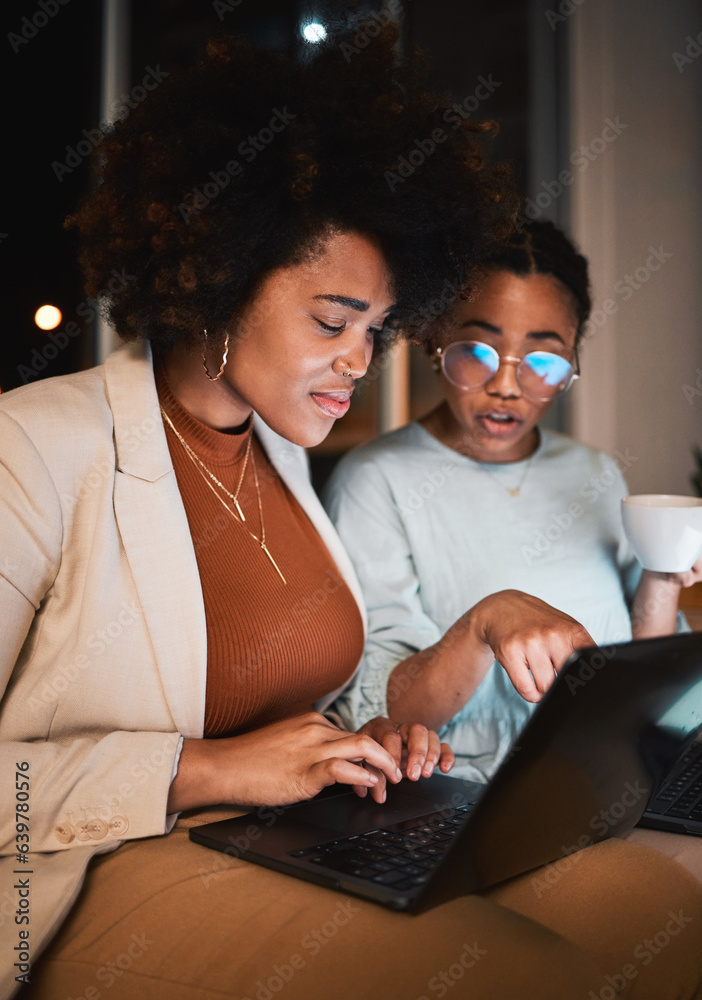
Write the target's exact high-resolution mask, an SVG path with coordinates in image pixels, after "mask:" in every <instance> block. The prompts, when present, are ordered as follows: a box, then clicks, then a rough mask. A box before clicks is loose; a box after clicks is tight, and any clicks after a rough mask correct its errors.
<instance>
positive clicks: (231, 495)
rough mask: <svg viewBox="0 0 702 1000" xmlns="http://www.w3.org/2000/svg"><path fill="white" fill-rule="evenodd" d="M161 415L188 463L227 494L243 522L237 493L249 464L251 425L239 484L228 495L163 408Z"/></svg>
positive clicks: (225, 488) (223, 486)
mask: <svg viewBox="0 0 702 1000" xmlns="http://www.w3.org/2000/svg"><path fill="white" fill-rule="evenodd" d="M161 413H162V414H163V416H164V418H165V419H166V420H167V421H168V426H169V427H170V428H171V430H172V431H173V433H174V434H175V436H176V437H177V438H178V440H179V441H180V443H181V444H182V445H183V447H184V448H185V450H186V452H187V454H188V458H189V459H190V461H191V462H193V463H195V462H196V463H197V464H198V465H199V466H200V468H201V469H204V471H205V472H206V473H207V475H208V476H209V477H210V479H211V480H212V481H213V482H215V483H217V485H218V486H219V488H220V489H221V490H223V491H224V492H225V493H226V494H227V496H228V497H229V499H230V500H231V501H232V502H233V504H234V506H235V507H236V511H237V514H238V515H239V517H240V518H241V520H242V521H245V520H246V518H245V517H244V512H243V510H242V509H241V507H240V506H239V492H240V490H241V484H242V483H243V481H244V474H245V473H246V466H247V465H248V462H249V454H250V452H251V437H252V427H253V424H252V425H251V427H250V428H249V437H248V440H247V442H246V453H245V454H244V464H243V465H242V467H241V475H240V476H239V482H238V483H237V486H236V493H230V492H229V490H228V489H227V487H226V486H225V485H224V483H220V481H219V479H217V477H216V476H215V474H214V472H212V470H211V469H208V468H207V466H206V465H205V463H204V462H203V461H202V459H201V458H200V457H199V456H198V455H196V454H195V452H194V451H193V449H192V448H191V447H190V445H189V444H188V442H187V441H186V440H185V438H184V437H183V436H182V435H181V434H179V433H178V431H177V429H176V428H175V427H174V425H173V421H172V420H171V418H170V417H169V416H168V414H167V413H166V411H165V410H164V408H163V407H161Z"/></svg>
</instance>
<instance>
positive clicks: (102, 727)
mask: <svg viewBox="0 0 702 1000" xmlns="http://www.w3.org/2000/svg"><path fill="white" fill-rule="evenodd" d="M255 428H256V432H257V434H258V435H259V438H260V440H261V443H262V444H263V447H264V448H265V449H266V451H267V453H268V456H269V458H270V460H271V462H272V464H273V465H274V467H275V468H276V470H277V471H278V473H279V475H280V476H281V478H282V479H283V480H284V482H285V483H286V484H287V485H288V487H289V488H290V490H291V491H292V492H293V494H294V495H295V497H296V498H297V500H298V501H299V503H300V504H301V506H302V507H303V509H304V510H305V512H306V513H307V515H308V516H309V518H310V520H311V521H312V522H313V524H314V525H315V527H316V528H317V530H318V531H319V533H320V535H321V536H322V538H323V540H324V542H325V543H326V545H327V547H328V549H329V551H330V553H331V554H332V556H333V557H334V559H335V561H336V563H337V564H338V566H339V569H340V571H341V572H342V574H343V576H344V578H345V580H346V582H347V583H348V585H349V587H350V589H351V591H352V593H353V594H354V596H355V598H356V600H357V601H358V604H359V607H360V608H361V612H362V615H363V618H364V620H365V609H364V606H363V600H362V597H361V592H360V589H359V586H358V583H357V581H356V577H355V575H354V572H353V569H352V567H351V563H350V561H349V559H348V557H347V555H346V553H345V551H344V549H343V547H342V545H341V542H340V541H339V539H338V536H337V535H336V532H335V530H334V528H333V527H332V525H331V522H330V521H329V519H328V518H327V516H326V514H325V512H324V510H323V509H322V506H321V504H320V503H319V501H318V499H317V497H316V494H315V493H314V491H313V489H312V486H311V484H310V481H309V475H308V467H307V459H306V455H305V453H304V451H303V449H301V448H299V447H298V446H296V445H292V444H290V443H289V442H288V441H286V440H284V439H283V438H281V437H279V436H278V435H277V434H275V433H274V432H273V431H272V430H270V428H268V427H267V426H266V425H265V424H263V422H262V421H260V420H258V419H256V421H255ZM205 683H206V631H205V613H204V606H203V599H202V591H201V588H200V581H199V575H198V570H197V563H196V560H195V553H194V549H193V545H192V541H191V537H190V532H189V528H188V523H187V519H186V515H185V511H184V508H183V504H182V501H181V497H180V493H179V491H178V486H177V483H176V479H175V474H174V471H173V466H172V463H171V459H170V454H169V451H168V445H167V442H166V437H165V433H164V429H163V424H162V420H161V415H160V412H159V406H158V398H157V395H156V389H155V386H154V379H153V369H152V364H151V355H150V351H149V348H148V346H146V345H143V344H137V345H134V344H132V345H125V346H123V347H121V348H120V349H119V350H117V351H116V352H115V353H114V354H112V355H111V356H110V357H109V358H108V360H107V362H106V363H105V364H104V365H102V366H100V367H98V368H94V369H91V370H90V371H86V372H81V373H78V374H75V375H69V376H65V377H63V378H58V379H47V380H45V381H42V382H40V383H37V384H35V385H31V386H26V387H23V388H20V389H16V390H14V391H12V392H10V393H7V394H4V395H2V396H0V695H2V701H1V702H0V740H1V741H2V742H1V743H0V856H2V860H0V941H2V942H3V944H2V945H0V997H4V996H9V995H10V992H11V990H12V988H13V987H14V986H15V985H16V984H15V981H14V977H15V975H16V973H17V969H13V968H12V963H13V962H14V961H15V960H16V952H14V953H13V951H12V947H13V945H14V944H16V943H17V932H18V931H19V930H20V929H22V928H24V927H26V926H28V927H29V929H30V931H31V937H30V945H31V952H32V956H33V957H34V958H36V957H37V956H38V954H39V952H40V950H41V947H42V946H43V945H44V944H45V943H46V941H47V940H48V939H49V938H50V936H51V935H52V934H53V932H54V931H55V930H56V929H57V927H58V926H59V924H60V922H61V920H62V919H63V917H64V916H65V914H66V912H67V910H68V908H69V907H70V905H71V903H72V901H73V900H74V899H75V897H76V895H77V893H78V890H79V889H80V885H81V883H82V880H83V877H84V874H85V870H86V867H87V864H88V862H89V860H90V858H91V857H92V855H93V854H95V853H99V852H104V851H105V850H110V849H113V848H114V847H115V846H117V845H118V844H119V843H120V842H121V840H123V839H128V838H135V837H149V836H153V835H157V834H163V833H166V832H167V831H168V830H170V829H171V827H172V825H173V823H174V822H175V818H176V817H175V816H170V817H168V816H167V815H166V801H167V796H168V790H169V786H170V782H171V778H172V774H173V768H174V760H175V756H176V751H177V748H178V745H179V741H180V736H181V735H182V736H185V737H196V738H197V737H201V736H202V733H203V720H204V710H205ZM3 692H4V694H3ZM337 693H338V692H332V693H330V695H329V697H328V698H325V699H324V701H323V702H322V703H321V704H319V705H318V706H317V707H318V708H319V709H320V710H323V709H324V708H325V707H326V706H327V705H328V704H330V703H331V701H332V700H333V699H334V697H335V695H336V694H337ZM17 765H19V773H20V778H17V774H18V767H17ZM26 773H28V775H29V793H28V798H27V793H26V791H25V786H24V785H23V784H22V781H23V778H24V775H25V774H26ZM20 802H21V805H19V803H20ZM25 804H26V805H28V812H26V811H25ZM16 805H19V809H20V811H19V812H17V811H16V809H15V806H16ZM27 816H28V817H29V819H28V825H29V841H27V839H26V834H25V832H24V829H23V827H22V826H21V823H22V822H23V820H24V818H25V817H27ZM18 823H19V824H20V825H19V826H18ZM27 843H28V844H29V847H30V851H31V855H30V858H29V863H27V864H24V863H22V862H21V861H18V860H17V856H18V854H20V853H22V851H23V850H24V849H25V845H26V844H27ZM16 871H19V872H20V873H21V872H25V871H29V872H31V874H30V875H28V876H26V875H22V874H20V875H17V874H16ZM27 877H28V878H30V879H31V893H30V895H29V901H30V910H29V918H30V921H29V924H28V925H27V924H26V922H21V923H17V922H16V921H17V917H18V916H21V915H23V914H18V913H17V908H18V905H19V904H18V900H19V899H20V896H19V893H20V890H19V888H18V887H17V885H16V883H17V882H18V880H20V879H23V878H27ZM21 905H22V907H24V903H22V904H21ZM13 954H14V957H13Z"/></svg>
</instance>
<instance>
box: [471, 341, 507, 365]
mask: <svg viewBox="0 0 702 1000" xmlns="http://www.w3.org/2000/svg"><path fill="white" fill-rule="evenodd" d="M465 346H466V348H467V350H466V352H465V353H466V354H470V355H472V357H473V358H475V360H476V361H479V362H480V364H481V365H485V367H486V368H489V369H490V371H491V372H496V371H497V369H498V367H499V364H500V359H499V357H498V355H497V352H496V351H495V350H494V349H493V348H492V347H490V346H489V345H488V344H481V343H479V342H478V341H475V342H474V343H470V344H466V345H465Z"/></svg>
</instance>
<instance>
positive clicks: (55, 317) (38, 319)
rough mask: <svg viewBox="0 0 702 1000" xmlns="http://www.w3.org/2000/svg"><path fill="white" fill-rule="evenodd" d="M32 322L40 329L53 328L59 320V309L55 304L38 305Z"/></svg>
mask: <svg viewBox="0 0 702 1000" xmlns="http://www.w3.org/2000/svg"><path fill="white" fill-rule="evenodd" d="M34 322H35V323H36V324H37V326H38V327H39V329H40V330H53V329H55V328H56V327H57V326H58V325H59V323H60V322H61V310H60V309H57V308H56V306H40V307H39V308H38V309H37V311H36V312H35V313H34Z"/></svg>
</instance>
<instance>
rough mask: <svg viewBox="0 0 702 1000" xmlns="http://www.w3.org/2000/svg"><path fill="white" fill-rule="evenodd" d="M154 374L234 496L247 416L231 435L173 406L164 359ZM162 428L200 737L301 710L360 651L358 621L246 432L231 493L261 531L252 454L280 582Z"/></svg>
mask: <svg viewBox="0 0 702 1000" xmlns="http://www.w3.org/2000/svg"><path fill="white" fill-rule="evenodd" d="M155 371H156V387H157V390H158V395H159V399H160V401H161V405H162V406H163V408H164V409H165V411H166V413H167V414H168V416H169V417H170V419H171V420H172V422H173V424H174V426H175V427H176V428H177V430H178V432H179V433H180V434H181V435H182V437H183V438H184V439H185V441H187V443H188V445H189V446H190V447H191V448H192V450H193V452H194V453H195V454H196V455H197V456H198V457H199V458H200V459H201V460H202V461H203V462H204V463H205V465H206V466H207V467H208V469H210V470H211V471H212V472H213V473H214V475H215V476H216V477H217V479H219V480H220V482H222V483H223V484H224V485H225V486H226V488H227V489H228V490H229V491H230V493H233V494H235V493H236V488H237V484H238V482H239V477H240V475H241V470H242V463H243V462H244V457H245V451H246V444H247V439H248V437H249V434H251V433H252V430H251V425H250V422H248V423H247V425H246V426H245V427H244V428H243V429H242V431H241V432H240V433H225V432H222V431H217V430H213V429H212V428H211V427H208V426H207V425H205V424H203V423H201V422H200V421H199V420H197V419H196V418H195V417H193V416H192V414H190V413H189V412H188V411H187V410H185V409H184V408H183V407H182V406H181V405H180V403H179V402H178V400H177V399H176V397H175V396H174V395H173V393H172V392H171V390H170V388H169V386H168V381H167V379H166V375H165V370H164V368H163V366H162V365H160V364H158V363H157V364H156V368H155ZM164 425H165V429H166V438H167V440H168V447H169V449H170V453H171V458H172V460H173V467H174V469H175V474H176V479H177V481H178V486H179V488H180V492H181V496H182V498H183V504H184V506H185V512H186V515H187V518H188V523H189V525H190V532H191V534H192V538H193V543H194V546H195V556H196V558H197V565H198V569H199V571H200V581H201V584H202V593H203V598H204V603H205V617H206V621H207V695H206V703H205V736H206V737H213V736H229V735H232V734H233V733H235V732H240V731H242V730H247V729H255V728H257V727H259V726H262V725H265V724H266V723H268V722H273V721H275V720H276V719H281V718H285V717H287V716H290V715H294V714H296V713H299V712H303V711H308V710H309V709H310V708H311V707H312V704H313V702H315V701H316V700H317V699H318V698H321V697H322V696H323V695H325V694H328V693H329V692H330V691H333V690H334V689H335V688H337V687H340V686H341V685H343V684H344V683H345V682H346V681H347V680H348V679H349V677H350V676H351V674H352V673H353V670H354V668H355V666H356V664H357V663H358V661H359V659H360V656H361V652H362V649H363V625H362V621H361V616H360V612H359V610H358V605H357V604H356V601H355V600H354V598H353V595H352V594H351V592H350V590H349V589H348V587H347V586H346V583H345V582H344V580H343V577H342V576H341V574H340V573H339V570H338V569H337V567H336V564H335V562H334V560H333V559H332V557H331V555H330V554H329V551H328V550H327V548H326V546H325V545H324V543H323V541H322V539H321V538H320V537H319V535H318V533H317V531H316V529H315V527H314V525H313V524H312V522H311V521H310V520H309V518H308V517H307V515H306V514H305V513H304V511H303V510H302V508H301V507H300V505H299V503H298V502H297V500H296V499H295V497H294V496H293V495H292V493H291V492H290V490H289V489H288V488H287V487H286V486H285V484H284V483H283V482H282V481H281V479H280V477H279V476H278V474H277V473H276V472H275V470H274V469H273V467H272V466H271V464H270V462H269V461H268V458H267V456H266V453H265V452H264V450H263V448H262V446H261V445H260V443H259V441H258V439H257V438H256V436H255V435H254V437H253V439H252V442H251V453H250V455H249V460H248V464H247V466H246V471H245V474H244V478H243V482H242V486H241V492H240V493H239V497H238V499H239V503H240V505H241V508H242V510H243V511H244V515H245V517H246V526H247V527H249V528H250V529H251V531H252V532H253V533H254V534H255V535H257V536H259V538H260V536H261V520H260V513H259V505H258V499H257V495H256V488H255V481H254V462H255V465H256V470H257V472H258V480H259V488H260V493H261V506H262V509H263V517H264V522H265V527H266V546H267V547H268V549H269V550H270V552H271V555H272V556H273V558H274V559H275V561H276V563H277V564H278V566H279V567H280V570H281V572H282V573H283V575H284V577H285V579H286V581H287V583H285V584H284V583H283V582H282V581H281V579H280V577H279V576H278V574H277V573H276V571H275V569H274V568H273V566H272V564H271V563H270V562H269V560H268V558H267V557H266V555H265V553H264V552H263V551H262V550H261V548H260V545H259V543H258V542H257V541H255V540H254V539H253V538H251V537H250V536H249V534H248V533H247V531H246V530H245V528H244V526H243V525H242V524H240V523H238V522H237V521H235V520H234V518H233V517H232V515H231V514H230V513H228V511H227V510H225V508H224V507H223V505H222V503H221V502H220V501H219V500H218V499H217V496H216V495H215V493H214V492H213V491H212V489H210V488H209V486H208V485H207V483H206V481H205V478H203V473H202V471H201V470H200V467H199V466H196V465H195V464H194V463H193V461H192V460H191V459H190V458H189V457H188V454H187V452H186V450H185V448H184V447H183V445H182V444H181V443H180V441H179V440H178V439H177V437H176V436H175V434H174V433H173V431H172V430H171V428H170V427H169V426H168V424H167V423H166V421H165V420H164ZM210 482H211V480H210ZM213 486H214V489H215V491H216V493H217V494H219V495H220V496H222V497H223V499H224V500H225V501H226V502H227V503H228V504H229V506H233V504H232V502H231V500H230V499H229V497H227V496H226V494H224V493H223V492H222V491H221V490H220V488H219V487H218V486H216V485H215V484H214V483H213Z"/></svg>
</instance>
